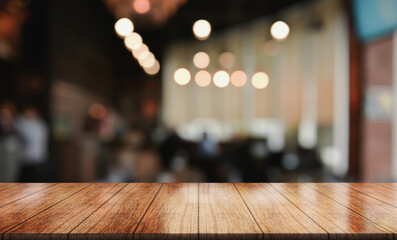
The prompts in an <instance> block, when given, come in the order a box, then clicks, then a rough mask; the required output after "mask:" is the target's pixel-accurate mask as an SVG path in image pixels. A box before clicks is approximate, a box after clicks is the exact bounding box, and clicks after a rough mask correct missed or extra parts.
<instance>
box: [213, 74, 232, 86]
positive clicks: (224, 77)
mask: <svg viewBox="0 0 397 240" xmlns="http://www.w3.org/2000/svg"><path fill="white" fill-rule="evenodd" d="M229 82H230V76H229V74H228V73H227V72H226V71H223V70H220V71H217V72H216V73H215V74H214V84H215V86H217V87H220V88H223V87H226V86H227V85H229Z"/></svg>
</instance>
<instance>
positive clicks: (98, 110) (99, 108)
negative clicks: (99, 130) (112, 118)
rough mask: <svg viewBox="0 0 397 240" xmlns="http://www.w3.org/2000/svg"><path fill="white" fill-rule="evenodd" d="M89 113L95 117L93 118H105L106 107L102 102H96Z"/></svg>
mask: <svg viewBox="0 0 397 240" xmlns="http://www.w3.org/2000/svg"><path fill="white" fill-rule="evenodd" d="M88 114H89V115H90V116H91V117H92V118H93V119H97V120H100V119H103V118H104V117H105V115H106V107H105V106H104V105H103V104H101V103H94V104H92V105H91V106H90V108H89V110H88Z"/></svg>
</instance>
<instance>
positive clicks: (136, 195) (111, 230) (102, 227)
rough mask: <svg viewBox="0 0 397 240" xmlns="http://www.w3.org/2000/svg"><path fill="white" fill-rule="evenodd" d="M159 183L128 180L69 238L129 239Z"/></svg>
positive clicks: (154, 194)
mask: <svg viewBox="0 0 397 240" xmlns="http://www.w3.org/2000/svg"><path fill="white" fill-rule="evenodd" d="M160 187H161V184H160V183H153V184H151V183H130V184H128V185H127V186H126V187H125V188H123V189H122V190H121V191H120V192H119V193H118V194H116V195H115V196H114V197H113V198H111V199H110V200H109V201H108V202H106V203H105V204H104V205H103V206H102V207H100V208H99V209H98V210H97V211H96V212H94V214H92V215H91V216H90V217H89V218H88V219H86V220H85V221H84V222H82V223H81V224H80V225H79V226H78V227H77V228H76V229H74V230H73V231H72V232H71V233H70V234H69V239H87V240H89V239H93V240H94V239H113V240H116V239H132V233H133V231H134V230H135V229H136V227H137V226H138V223H139V222H140V221H141V219H142V218H143V216H144V214H145V212H146V211H147V209H148V208H149V205H150V203H151V202H152V200H153V199H154V197H155V196H156V194H157V193H158V191H159V189H160Z"/></svg>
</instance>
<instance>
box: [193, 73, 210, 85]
mask: <svg viewBox="0 0 397 240" xmlns="http://www.w3.org/2000/svg"><path fill="white" fill-rule="evenodd" d="M194 80H195V82H196V84H197V85H198V86H200V87H206V86H208V85H210V83H211V74H210V73H209V72H207V71H205V70H201V71H199V72H197V73H196V75H195V76H194Z"/></svg>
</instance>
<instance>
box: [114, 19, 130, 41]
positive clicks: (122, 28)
mask: <svg viewBox="0 0 397 240" xmlns="http://www.w3.org/2000/svg"><path fill="white" fill-rule="evenodd" d="M114 29H115V30H116V33H117V34H118V35H119V36H120V37H123V38H124V37H126V36H127V35H128V34H130V33H132V31H134V24H133V23H132V22H131V20H130V19H128V18H121V19H119V20H118V21H117V22H116V24H114Z"/></svg>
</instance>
